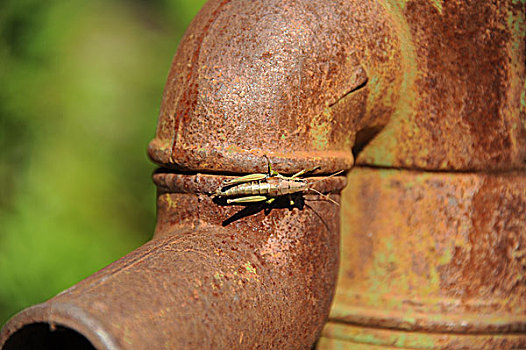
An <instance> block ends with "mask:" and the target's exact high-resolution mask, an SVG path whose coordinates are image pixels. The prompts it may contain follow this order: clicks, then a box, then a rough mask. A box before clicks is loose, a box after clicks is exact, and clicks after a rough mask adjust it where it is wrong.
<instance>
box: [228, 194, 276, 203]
mask: <svg viewBox="0 0 526 350" xmlns="http://www.w3.org/2000/svg"><path fill="white" fill-rule="evenodd" d="M267 199H268V198H267V197H265V196H248V197H239V198H232V199H227V201H226V202H227V203H228V204H236V203H239V204H243V203H257V202H263V201H266V200H267Z"/></svg>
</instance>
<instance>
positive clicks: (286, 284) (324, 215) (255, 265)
mask: <svg viewBox="0 0 526 350" xmlns="http://www.w3.org/2000/svg"><path fill="white" fill-rule="evenodd" d="M155 178H156V182H157V183H158V184H159V188H160V189H159V195H158V206H159V210H158V222H159V226H158V228H157V231H156V236H155V238H154V239H153V240H152V241H151V242H149V243H147V244H145V245H144V246H143V247H141V248H139V249H137V250H136V251H134V252H132V253H130V254H128V255H127V256H125V257H123V258H122V259H120V260H118V261H117V262H115V263H113V264H111V265H110V266H108V267H106V268H105V269H103V270H101V271H99V272H97V273H96V274H94V275H93V276H91V277H89V278H87V279H86V280H84V281H82V282H80V283H79V284H77V285H75V286H74V287H72V288H70V289H68V290H67V291H65V292H63V293H61V294H59V295H58V296H56V297H55V298H53V299H51V300H50V301H48V302H46V303H44V304H41V305H37V306H35V307H32V308H30V309H27V310H25V311H23V312H22V313H21V314H20V315H19V316H15V318H14V319H13V320H12V321H11V322H10V323H8V324H7V325H6V326H5V327H4V329H3V330H2V334H1V335H0V348H2V344H3V342H5V341H6V339H7V338H8V337H9V336H10V335H11V334H12V333H13V332H15V331H16V330H17V329H19V328H20V327H21V326H23V325H25V324H28V323H31V322H47V323H54V324H58V325H65V326H67V327H69V328H71V329H74V330H77V331H78V332H80V333H82V334H83V335H84V336H85V337H86V338H87V339H89V340H90V341H91V342H92V344H93V345H94V346H96V347H97V348H98V349H184V348H187V349H270V348H275V349H308V348H310V347H311V346H312V344H313V343H314V342H315V340H316V339H317V337H318V336H319V333H320V331H321V328H322V326H323V324H324V323H325V320H326V319H327V316H328V312H329V307H330V303H331V299H332V296H333V293H334V286H335V281H336V275H337V266H338V256H339V254H338V244H339V207H338V206H337V205H335V204H333V203H331V202H328V201H326V200H321V199H320V198H319V197H317V198H314V197H309V198H305V201H304V203H303V205H302V207H301V208H299V207H295V208H276V209H272V210H271V211H270V212H265V211H264V210H262V209H261V210H257V211H255V210H252V209H250V215H248V216H241V217H239V218H237V219H236V220H234V221H232V222H227V223H226V224H225V221H226V220H228V219H229V218H230V217H231V216H232V215H235V213H236V212H239V211H241V210H243V208H244V207H240V206H220V205H217V204H216V203H214V202H213V200H212V198H211V197H210V196H209V195H207V194H206V193H207V192H210V191H212V190H215V188H216V187H215V186H216V185H218V184H220V183H221V181H222V180H224V179H225V178H224V177H219V176H213V175H180V174H155ZM344 184H345V178H343V179H342V178H331V179H328V180H326V181H325V182H323V183H320V188H321V189H322V190H325V191H327V192H330V191H331V190H332V191H333V192H338V191H339V190H341V188H342V187H343V185H344ZM175 190H177V191H178V192H177V193H176V192H173V191H175ZM331 198H333V199H334V200H339V195H336V194H333V195H331ZM247 208H254V206H252V207H247Z"/></svg>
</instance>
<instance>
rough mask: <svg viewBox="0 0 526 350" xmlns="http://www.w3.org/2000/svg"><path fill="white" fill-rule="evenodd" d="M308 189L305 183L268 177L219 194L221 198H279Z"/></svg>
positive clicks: (298, 180) (297, 180)
mask: <svg viewBox="0 0 526 350" xmlns="http://www.w3.org/2000/svg"><path fill="white" fill-rule="evenodd" d="M307 189H308V185H307V183H306V182H305V181H301V180H300V179H296V180H288V179H283V178H279V177H270V178H268V179H266V181H253V182H248V183H244V184H240V185H237V186H233V187H230V188H228V189H227V190H225V191H221V192H220V193H219V195H220V196H222V197H238V196H255V195H262V196H267V197H279V196H283V195H287V194H292V193H298V192H304V191H306V190H307Z"/></svg>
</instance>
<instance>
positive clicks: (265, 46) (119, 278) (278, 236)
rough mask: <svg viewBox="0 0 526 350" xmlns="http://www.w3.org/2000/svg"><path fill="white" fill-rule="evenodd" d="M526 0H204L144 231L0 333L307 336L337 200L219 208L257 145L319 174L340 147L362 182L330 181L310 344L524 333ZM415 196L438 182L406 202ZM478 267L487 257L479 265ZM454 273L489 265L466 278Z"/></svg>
mask: <svg viewBox="0 0 526 350" xmlns="http://www.w3.org/2000/svg"><path fill="white" fill-rule="evenodd" d="M524 6H525V4H524V3H521V2H517V1H504V2H502V3H499V4H497V3H496V2H492V1H488V2H484V4H480V2H477V1H463V2H458V1H451V2H449V1H448V2H442V1H427V0H414V1H408V2H406V1H403V2H398V1H390V0H386V1H382V2H380V1H375V0H362V1H351V0H345V1H332V0H321V1H316V2H312V1H309V0H257V1H246V0H211V1H209V2H208V3H207V4H206V5H205V6H204V8H203V9H202V11H201V12H200V13H199V14H198V16H197V17H196V19H195V20H194V22H193V23H192V24H191V26H190V28H189V30H188V32H187V34H186V35H185V37H184V38H183V40H182V42H181V44H180V46H179V49H178V51H177V53H176V56H175V58H174V61H173V64H172V69H171V71H170V74H169V77H168V81H167V85H166V89H165V93H164V97H163V103H162V106H161V114H160V119H159V123H158V129H157V133H156V137H155V139H154V140H153V141H152V142H151V144H150V147H149V154H150V157H151V158H152V160H154V162H156V163H157V164H159V165H160V166H161V167H162V168H163V169H165V170H162V171H160V172H159V173H158V174H156V175H155V176H154V179H155V181H156V183H157V185H158V188H159V196H158V208H159V217H158V226H157V229H156V233H155V237H154V239H153V240H152V241H151V242H150V243H148V244H146V245H145V246H144V247H142V248H140V249H139V250H137V251H135V252H133V253H131V254H130V255H128V256H126V257H124V258H123V259H121V260H120V261H118V262H116V263H115V264H113V265H110V266H109V267H108V268H106V269H104V270H102V271H100V272H99V273H97V274H95V275H94V276H92V277H90V278H88V279H87V280H85V281H83V282H81V283H79V284H78V285H77V286H75V287H73V288H72V289H70V290H68V291H66V292H65V293H63V294H60V295H58V296H57V297H55V298H54V299H52V300H50V301H49V302H47V303H44V304H43V305H41V306H35V307H33V308H30V309H28V310H26V311H23V312H22V313H21V314H20V315H19V316H15V318H13V319H12V320H11V321H10V322H9V323H8V324H7V325H6V326H5V327H4V329H3V331H2V334H1V335H0V344H4V347H5V346H8V345H9V342H10V341H13V340H12V339H14V338H15V335H16V334H17V332H18V331H20V330H22V331H24V327H26V326H27V325H29V327H33V326H32V325H34V323H35V322H37V323H39V322H40V323H41V322H46V323H48V324H51V326H52V328H53V327H55V324H57V326H56V327H59V328H60V327H62V326H63V325H66V326H68V327H70V328H71V329H73V330H76V331H78V332H79V333H81V334H83V335H84V336H85V337H86V338H87V339H88V340H89V341H90V342H91V343H92V344H93V345H94V346H96V347H99V348H104V347H110V348H111V346H114V347H115V348H144V347H146V346H148V347H172V348H173V347H208V348H210V347H213V348H216V347H220V348H221V347H226V348H230V347H232V348H242V347H245V348H257V347H260V348H280V349H285V348H308V347H309V346H311V345H312V343H313V342H314V341H315V339H316V338H317V335H318V334H319V330H320V329H321V327H322V324H323V322H324V320H325V318H326V314H327V310H328V305H329V303H330V300H331V295H332V291H333V286H334V283H335V276H336V272H335V269H336V264H337V255H338V254H337V249H336V244H337V233H336V232H337V229H338V222H339V218H338V214H337V211H336V210H334V208H333V207H332V204H330V203H327V202H324V201H313V202H312V203H311V202H309V201H306V202H305V206H304V207H302V208H294V209H292V210H289V209H287V208H286V205H283V208H279V206H278V208H275V209H273V210H272V211H271V212H270V213H265V211H257V210H255V209H254V207H249V208H247V209H244V211H242V212H240V213H238V214H236V213H235V212H236V210H237V209H236V208H233V207H222V206H218V205H217V204H216V203H214V202H212V201H211V199H210V197H209V196H208V194H209V193H211V192H210V191H211V189H212V188H215V187H216V186H217V185H218V184H219V183H220V181H221V179H222V178H224V177H223V175H224V174H225V173H253V172H256V171H257V172H261V171H265V170H266V160H265V158H264V157H263V156H268V157H269V158H270V159H271V161H272V163H273V164H274V166H275V168H277V169H278V170H280V171H282V172H285V173H293V172H296V171H299V170H302V169H304V168H313V167H319V168H318V170H317V172H318V173H320V174H329V173H331V172H334V171H337V170H340V169H349V168H350V167H352V165H353V164H354V157H353V153H352V152H351V150H352V149H353V148H354V153H355V154H357V155H358V157H357V163H358V164H359V165H360V166H361V168H360V169H357V170H356V171H354V172H352V173H351V177H350V179H351V180H352V181H353V182H355V183H356V184H359V185H358V186H356V187H355V186H351V187H350V188H349V189H348V190H347V192H346V193H345V194H344V200H343V203H344V208H343V209H344V221H343V223H344V227H343V233H344V237H343V247H344V256H345V260H344V261H343V264H342V267H341V269H340V281H339V287H338V288H339V289H338V292H337V295H336V296H337V297H336V303H335V307H334V309H333V313H332V316H331V318H332V321H331V322H330V323H329V325H328V327H327V328H326V330H325V331H324V334H323V338H322V339H321V341H320V343H319V347H320V348H323V349H330V348H340V347H352V346H360V347H361V348H364V349H375V348H377V347H379V346H380V347H385V346H391V347H393V346H394V347H398V348H400V349H407V348H429V349H464V348H466V346H469V345H467V344H470V342H474V344H479V345H480V347H481V348H487V349H491V348H492V347H493V348H494V347H495V346H498V347H499V348H501V349H506V348H514V347H517V346H523V344H524V339H525V336H524V330H525V327H524V325H525V324H526V322H525V318H524V314H525V306H524V303H523V301H522V300H524V298H523V297H524V295H525V294H526V293H525V286H524V281H525V280H524V277H523V276H524V273H523V272H521V271H523V270H521V269H523V268H524V263H523V255H521V254H523V251H524V249H523V247H522V246H523V243H521V242H523V241H524V239H523V237H524V234H525V231H526V230H525V229H524V226H521V225H523V224H521V222H522V223H523V221H521V215H522V218H523V217H524V209H523V208H524V206H523V203H524V202H525V201H524V193H526V192H524V182H523V180H522V179H523V175H522V174H523V172H524V168H525V164H526V162H525V161H524V160H525V157H526V141H525V140H526V137H525V135H526V122H525V120H526V113H525V111H526V107H525V106H526V104H525V103H524V102H521V101H523V100H524V97H523V96H524V93H523V91H524V88H523V87H524V81H525V69H524V62H525V60H524V52H525V48H524V45H525V40H524V37H525V34H524V13H525V11H524ZM480 28H483V29H480ZM488 53H491V54H488ZM495 66H497V67H498V69H493V68H494V67H495ZM482 69H484V73H481V72H482V71H481V70H482ZM371 140H372V141H371ZM382 167H383V168H393V167H394V168H404V169H407V170H405V171H406V172H402V174H401V175H400V177H399V176H398V174H397V175H393V174H392V173H386V171H388V169H382ZM166 169H172V170H171V171H173V172H171V171H168V170H166ZM364 169H365V170H364ZM510 170H515V171H518V172H519V173H518V175H516V176H517V179H516V181H508V180H507V179H508V178H507V177H506V176H505V173H504V172H507V171H510ZM177 171H188V172H190V173H199V172H206V173H210V174H216V175H199V174H196V175H181V174H177V173H176V172H177ZM413 171H419V172H422V174H421V176H422V179H424V180H422V181H423V182H424V185H423V186H421V187H418V186H416V187H415V186H414V184H415V181H409V180H411V179H412V175H411V174H413V173H412V172H413ZM437 171H438V173H437ZM489 171H491V172H492V173H495V175H494V176H495V178H493V177H487V174H485V172H489ZM450 172H451V173H453V174H457V173H459V172H464V173H470V174H471V175H469V176H462V175H459V176H449V175H448V173H450ZM435 173H436V174H435ZM431 174H434V175H433V176H435V177H434V178H433V180H432V181H429V182H426V180H425V179H429V177H430V176H431ZM417 177H418V176H417ZM404 178H405V179H408V182H407V183H405V182H404V181H405V180H404ZM479 180H480V181H479ZM470 181H471V182H470ZM477 181H479V182H477ZM488 181H490V182H491V181H493V182H492V183H494V184H496V185H495V186H494V187H491V186H489V187H488V186H486V185H485V184H486V183H487V182H488ZM513 184H516V185H518V186H519V188H518V189H513ZM320 185H322V184H320ZM327 186H328V187H326V188H324V189H323V190H324V191H328V192H332V191H335V192H338V189H340V188H341V187H342V186H343V182H342V180H341V179H336V178H335V179H330V180H328V182H327ZM412 186H413V187H412ZM437 188H438V189H437ZM463 191H468V192H467V193H466V192H463ZM470 191H471V192H470ZM477 191H478V192H480V194H481V197H480V198H483V199H484V198H486V199H487V198H493V200H491V199H490V200H486V201H485V202H484V203H486V205H487V207H478V206H476V204H477V203H476V202H477V201H476V200H474V201H472V200H471V199H472V198H475V196H474V195H473V193H472V192H477ZM499 193H505V194H506V195H507V196H508V197H509V198H511V199H509V198H508V197H506V198H501V197H499V196H498V194H499ZM426 195H429V196H434V198H435V197H436V198H442V199H443V200H439V201H436V200H435V201H431V203H432V204H431V205H427V206H426V205H423V206H422V202H421V198H423V197H425V196H426ZM337 196H338V195H337V194H335V198H338V197H337ZM476 198H479V197H476ZM312 199H316V198H312ZM446 199H447V200H446ZM508 199H509V200H508ZM380 200H383V201H382V202H381V203H380V202H379V201H380ZM391 201H392V202H391ZM472 202H473V203H475V204H473V205H472V204H471V203H472ZM425 203H427V202H424V204H425ZM307 204H308V205H307ZM490 204H491V205H490ZM402 205H403V206H404V208H406V210H404V211H401V210H399V207H400V206H402ZM492 205H493V206H492ZM466 206H467V207H466ZM346 207H347V208H351V209H347V210H346ZM455 208H456V209H455ZM465 208H467V214H466V215H468V217H470V220H472V221H470V224H467V223H466V222H465V220H464V217H463V216H462V215H464V214H462V213H463V211H462V210H464V209H465ZM300 209H301V210H300ZM349 210H350V211H349ZM421 210H424V211H425V213H426V214H425V215H421V216H419V215H417V213H418V212H419V211H421ZM486 210H489V214H488V213H487V212H486ZM426 211H428V212H426ZM399 212H400V214H399V215H398V213H399ZM429 213H430V214H429ZM438 214H440V215H441V214H444V215H445V218H446V219H447V223H448V224H447V225H444V224H443V223H441V222H437V221H434V219H435V218H436V217H437V215H438ZM501 214H502V215H504V216H502V215H501ZM356 215H358V216H357V217H356ZM448 215H449V216H448ZM470 215H471V216H470ZM498 217H506V218H508V219H506V220H505V222H504V221H503V222H500V221H498V220H497V219H495V218H498ZM225 218H227V219H225ZM488 218H490V219H491V218H493V219H492V220H494V221H492V222H493V223H495V225H494V226H491V225H489V226H488V224H487V222H486V221H485V220H489V219H488ZM225 220H226V221H225ZM463 220H464V221H463ZM495 220H496V221H495ZM461 223H464V225H461ZM506 223H513V225H512V226H513V227H511V228H510V227H509V226H507V224H506ZM463 235H464V236H463ZM465 235H467V236H468V237H469V239H467V240H466V239H464V240H463V241H462V239H463V238H465ZM501 236H506V237H509V239H501V240H496V241H491V240H490V239H489V238H488V237H501ZM412 237H417V238H415V239H417V241H415V242H414V244H411V242H413V241H411V240H410V238H412ZM452 237H455V240H451V238H452ZM479 238H484V239H486V241H485V242H487V244H485V245H484V244H482V245H480V244H478V243H477V242H479V240H478V239H479ZM405 240H407V242H406V241H405ZM494 242H496V243H494ZM419 243H421V244H419ZM457 243H461V244H460V245H457ZM448 252H449V253H448ZM387 253H389V255H388V254H387ZM488 256H491V257H492V258H491V259H489V258H488ZM360 257H363V259H361V258H360ZM492 259H493V260H492ZM485 263H489V264H495V263H498V265H499V266H501V267H502V266H504V267H503V268H501V269H500V270H499V271H501V272H502V271H505V272H503V273H501V274H498V273H497V275H496V276H497V278H494V279H493V280H491V278H492V277H491V276H495V271H494V270H491V269H489V270H485V269H484V268H483V266H485ZM464 265H466V266H464ZM506 266H507V268H510V267H511V270H510V269H507V268H506ZM409 270H410V271H414V274H415V276H414V275H413V274H411V273H409V272H408V271H409ZM470 271H477V272H479V273H481V274H487V276H486V277H487V278H484V277H481V279H480V280H479V283H478V284H476V283H475V284H470V283H469V279H470V278H472V277H470V276H472V275H470ZM497 272H498V271H497ZM492 274H493V275H492ZM475 275H476V273H475ZM521 276H522V277H521ZM406 277H408V278H406ZM409 277H410V278H409ZM411 278H412V279H411ZM426 278H427V279H426ZM426 283H427V284H429V288H426ZM392 288H395V290H396V293H391V289H392ZM468 295H469V297H467V296H468ZM473 298H474V303H473V300H472V299H473ZM521 298H522V299H521ZM479 306H480V308H479V309H477V307H479ZM473 307H475V309H476V310H479V311H477V312H480V313H483V314H484V315H485V316H484V317H481V318H480V319H479V318H477V313H475V314H469V311H470V310H474V309H473ZM441 312H443V313H441ZM473 315H475V316H473ZM471 316H473V317H471ZM501 316H502V317H501ZM470 317H471V318H470ZM230 319H232V321H227V320H230ZM255 330H257V331H255ZM41 333H42V332H41ZM479 335H480V336H481V337H478V338H477V336H479ZM10 336H11V337H10ZM46 336H47V335H46ZM21 338H22V337H18V338H17V339H21ZM423 339H424V340H423ZM5 344H8V345H5ZM356 344H359V345H356ZM367 344H368V345H367ZM9 346H10V345H9Z"/></svg>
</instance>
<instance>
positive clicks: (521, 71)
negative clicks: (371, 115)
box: [358, 0, 526, 171]
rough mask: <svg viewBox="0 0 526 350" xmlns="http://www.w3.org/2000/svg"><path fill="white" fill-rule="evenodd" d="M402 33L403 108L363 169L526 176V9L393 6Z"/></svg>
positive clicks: (515, 5) (364, 158)
mask: <svg viewBox="0 0 526 350" xmlns="http://www.w3.org/2000/svg"><path fill="white" fill-rule="evenodd" d="M384 3H385V4H386V6H388V7H389V8H390V14H391V16H392V18H393V20H394V21H395V23H396V26H397V27H398V28H399V33H398V35H399V37H400V38H401V42H402V44H401V52H402V55H401V57H402V60H401V62H400V68H401V69H400V74H403V76H404V78H403V81H404V83H403V84H402V86H401V89H402V91H401V94H402V96H403V98H401V99H400V100H399V103H398V105H397V108H396V111H395V113H394V114H393V116H392V118H391V121H390V123H389V124H388V125H387V126H386V127H385V128H384V129H383V130H382V131H381V132H380V134H379V135H378V137H377V138H376V139H375V140H373V142H371V144H370V145H368V147H366V148H365V149H364V151H363V152H362V153H361V154H360V156H359V158H358V163H359V164H369V165H372V164H374V165H382V166H386V167H404V168H413V169H414V168H418V169H428V170H437V169H441V170H464V171H465V170H470V171H487V170H509V169H524V168H525V167H526V87H525V84H526V71H525V61H526V47H525V45H526V23H525V14H526V3H525V2H524V1H512V0H508V1H474V0H470V1H464V0H452V1H440V0H439V1H429V0H418V1H417V0H414V1H384Z"/></svg>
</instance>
